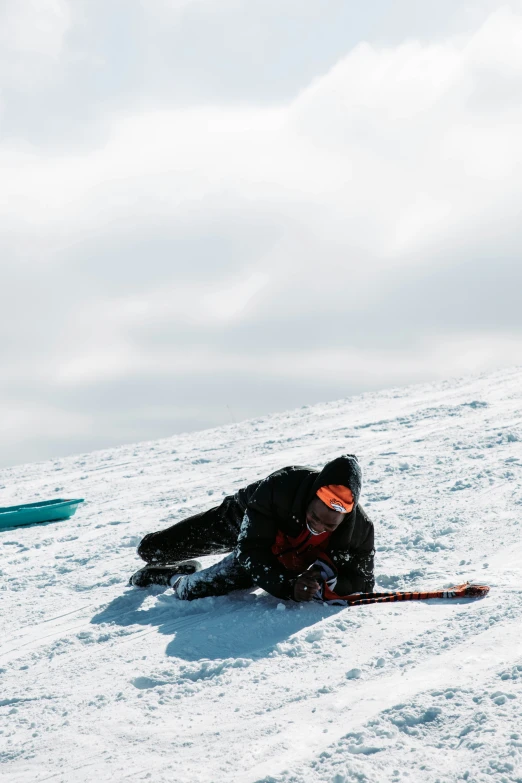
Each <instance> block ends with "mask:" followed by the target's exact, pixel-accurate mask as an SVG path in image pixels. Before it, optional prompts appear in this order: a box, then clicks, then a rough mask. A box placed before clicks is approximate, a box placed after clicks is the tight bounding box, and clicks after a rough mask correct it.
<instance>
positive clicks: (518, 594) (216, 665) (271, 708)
mask: <svg viewBox="0 0 522 783" xmlns="http://www.w3.org/2000/svg"><path fill="white" fill-rule="evenodd" d="M521 440H522V370H521V369H517V368H515V369H511V370H509V371H502V372H496V373H493V374H491V373H490V374H488V375H483V376H480V377H479V378H476V377H475V378H472V379H463V380H457V381H451V382H445V383H442V384H439V385H436V386H432V385H430V386H416V387H411V388H408V389H394V390H390V391H387V392H380V393H377V394H366V395H363V396H360V397H357V398H353V399H349V400H343V401H340V402H334V403H330V404H323V405H318V406H315V407H306V408H303V409H300V410H296V411H292V412H289V413H285V414H281V415H277V416H270V417H266V418H260V419H256V420H253V421H248V422H245V423H242V424H237V425H232V426H227V427H222V428H220V429H215V430H210V431H206V432H200V433H195V434H194V433H193V434H186V435H179V436H175V437H173V438H169V439H167V440H162V441H156V442H150V443H142V444H139V445H135V446H128V447H123V448H117V449H112V450H106V451H101V452H97V453H93V454H85V455H82V456H78V457H73V458H68V459H57V460H55V461H52V462H46V463H40V464H33V465H23V466H20V467H16V468H11V469H4V470H2V471H0V505H3V506H5V505H12V504H16V503H22V502H28V501H31V500H40V499H44V498H50V497H57V496H61V497H78V496H79V497H85V498H86V503H85V504H84V507H81V508H80V509H79V511H78V512H77V514H76V516H75V517H73V518H72V519H71V520H70V521H69V522H57V523H48V524H44V525H37V526H32V527H28V528H18V529H11V530H4V531H2V532H0V547H1V554H2V557H1V561H0V590H1V600H0V612H1V614H0V617H1V629H2V632H1V635H0V774H1V778H2V781H3V783H14V782H15V781H16V782H17V783H18V782H19V783H22V782H23V783H27V781H48V780H52V781H54V782H55V783H60V781H63V783H65V782H66V781H67V783H70V781H74V783H82V782H83V781H88V782H89V783H90V782H91V781H96V783H102V782H103V781H146V780H153V781H154V782H155V783H160V782H161V781H168V782H169V783H172V781H176V783H200V782H201V783H209V782H214V781H215V782H216V783H217V782H218V781H227V782H228V781H230V783H322V782H323V781H324V783H348V781H350V782H351V781H368V782H370V781H371V782H372V783H389V782H390V781H392V782H395V781H403V780H404V781H423V783H435V782H436V781H439V783H446V782H449V781H475V782H477V783H480V782H481V781H484V782H485V781H488V782H489V781H491V783H497V782H498V783H515V782H516V781H518V782H519V783H520V781H522V524H521V517H522V447H521ZM346 452H350V453H355V454H357V455H358V456H359V458H360V460H361V465H362V468H363V472H364V479H365V481H364V486H363V496H362V503H363V505H364V506H365V507H366V508H367V510H368V512H369V513H370V515H371V517H372V518H373V519H374V521H375V524H376V541H377V547H378V548H377V568H376V573H377V585H378V588H381V589H397V588H400V589H413V590H416V589H421V588H426V589H430V588H440V587H449V586H451V585H452V584H456V583H459V582H462V581H465V580H466V579H469V580H471V581H477V582H483V581H486V582H487V583H489V584H490V585H491V588H492V589H491V592H490V594H489V596H488V597H487V598H485V599H483V600H479V601H473V600H455V601H442V600H441V601H428V602H425V603H414V602H412V603H404V604H384V605H372V606H363V607H354V608H339V607H329V606H324V605H321V604H312V605H310V604H307V605H303V604H296V603H293V602H281V601H280V600H278V599H275V598H273V597H271V596H270V595H267V594H266V593H263V592H262V591H260V590H249V591H241V592H236V593H233V594H231V595H228V596H223V597H219V598H206V599H202V600H199V601H194V602H184V601H180V600H177V599H176V598H175V597H174V596H173V593H172V590H170V589H161V588H159V587H154V588H150V589H148V590H138V589H132V588H128V587H127V580H128V577H129V575H130V574H131V573H132V572H133V571H134V570H136V569H137V568H138V567H139V566H140V561H139V559H138V558H137V556H136V554H135V547H136V545H137V543H138V541H139V540H140V538H141V537H142V536H143V535H144V534H145V533H147V532H149V531H151V530H155V529H159V528H161V527H164V526H167V525H169V524H172V523H173V522H174V521H175V520H178V519H182V518H183V517H185V516H187V515H190V514H192V513H194V512H196V511H198V510H202V509H204V508H206V507H209V506H210V505H215V504H217V503H218V502H219V500H220V498H221V497H222V496H223V495H224V494H229V493H231V492H233V491H234V490H235V489H237V488H239V487H240V486H242V485H244V484H246V483H247V482H250V481H253V480H254V479H256V478H258V477H261V476H264V475H266V474H268V473H269V472H271V471H273V470H275V469H276V468H279V467H281V466H284V465H288V464H311V465H314V466H315V467H317V468H320V467H322V465H323V464H324V463H325V462H326V461H328V460H330V459H332V458H333V457H336V456H338V455H339V454H342V453H346ZM216 560H217V558H214V559H212V558H207V559H206V560H205V561H204V562H205V563H206V564H210V563H212V562H215V561H216Z"/></svg>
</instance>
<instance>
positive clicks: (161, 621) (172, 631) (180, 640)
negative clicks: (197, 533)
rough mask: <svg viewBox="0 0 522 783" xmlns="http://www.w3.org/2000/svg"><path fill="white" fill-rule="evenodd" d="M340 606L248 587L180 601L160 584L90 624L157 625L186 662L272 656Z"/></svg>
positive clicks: (134, 593) (132, 592) (171, 650)
mask: <svg viewBox="0 0 522 783" xmlns="http://www.w3.org/2000/svg"><path fill="white" fill-rule="evenodd" d="M147 599H148V600H147ZM144 604H145V605H144ZM278 607H279V608H278ZM282 608H284V609H282ZM339 611H341V609H340V608H339V607H331V606H326V605H324V604H307V605H304V604H297V603H294V602H284V603H283V602H282V601H279V600H278V599H277V598H273V597H272V596H270V595H266V594H261V595H259V594H257V593H255V592H252V591H246V590H238V591H235V592H234V593H232V594H229V595H226V596H219V597H215V598H200V599H198V600H196V601H179V600H178V599H177V598H175V597H174V596H173V595H172V593H170V594H167V593H166V592H165V591H164V590H162V589H161V588H158V587H153V588H150V589H148V590H136V589H135V588H130V589H129V590H127V591H126V592H125V593H123V595H120V596H118V597H117V598H115V599H114V600H113V601H111V602H110V603H109V604H108V605H107V606H106V607H105V608H104V609H103V610H102V611H100V612H98V614H96V615H94V617H93V618H92V619H91V623H92V624H95V625H99V624H103V623H108V624H110V625H117V626H121V627H125V626H131V625H142V626H147V627H156V628H157V629H158V631H159V633H162V634H165V635H166V636H172V639H171V640H170V641H169V643H168V644H167V648H166V654H167V655H169V656H173V657H177V658H182V659H184V660H186V661H197V660H200V659H202V658H205V659H211V660H216V659H222V658H251V659H258V658H264V657H267V656H269V655H270V653H272V652H274V650H276V649H277V645H279V644H282V643H284V642H285V641H287V640H288V639H289V637H290V636H292V634H295V633H297V632H298V631H301V630H303V629H304V628H308V627H310V626H312V625H315V624H316V623H319V622H320V621H321V620H323V619H325V618H327V617H332V616H333V615H335V614H336V613H337V612H339ZM289 654H291V652H289Z"/></svg>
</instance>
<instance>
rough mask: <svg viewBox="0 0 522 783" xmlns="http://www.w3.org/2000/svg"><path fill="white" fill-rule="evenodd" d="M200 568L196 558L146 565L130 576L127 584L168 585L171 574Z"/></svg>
mask: <svg viewBox="0 0 522 783" xmlns="http://www.w3.org/2000/svg"><path fill="white" fill-rule="evenodd" d="M201 568H202V565H201V563H200V562H199V561H198V560H184V561H182V562H181V563H172V565H147V566H145V568H140V570H139V571H136V573H135V574H133V575H132V576H131V578H130V579H129V585H130V586H131V587H148V586H149V585H165V586H166V587H168V586H170V580H171V578H172V577H173V576H176V575H179V576H185V575H186V574H195V573H196V571H201Z"/></svg>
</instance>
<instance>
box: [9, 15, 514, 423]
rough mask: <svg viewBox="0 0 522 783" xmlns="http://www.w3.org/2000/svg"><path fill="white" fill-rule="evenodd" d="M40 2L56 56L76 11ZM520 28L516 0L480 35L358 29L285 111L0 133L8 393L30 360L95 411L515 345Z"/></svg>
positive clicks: (300, 384) (435, 368) (396, 378)
mask: <svg viewBox="0 0 522 783" xmlns="http://www.w3.org/2000/svg"><path fill="white" fill-rule="evenodd" d="M24 8H25V9H26V10H27V8H28V6H24ZM45 8H47V9H48V13H49V14H51V15H52V13H55V16H56V18H59V19H60V20H61V21H60V22H59V23H58V22H57V24H56V29H55V33H53V35H54V38H53V37H52V36H51V35H50V34H49V38H48V41H47V43H45V44H42V47H43V49H41V50H40V51H39V54H40V55H42V53H44V52H43V50H45V52H46V53H47V54H46V56H48V57H50V58H52V57H55V56H59V52H60V47H61V46H62V42H63V38H64V35H65V33H66V29H67V26H66V21H67V14H66V13H65V12H64V13H62V14H61V16H60V13H61V11H60V9H62V10H63V8H64V6H62V5H60V4H58V3H55V4H49V5H48V6H45ZM49 9H50V10H49ZM53 9H54V10H53ZM60 25H61V26H60ZM32 29H36V28H32ZM60 31H61V32H60ZM31 35H32V34H29V33H27V37H26V38H25V39H24V38H23V37H22V38H21V39H20V40H21V41H22V43H20V44H19V46H22V45H23V46H27V47H30V45H31V44H30V41H31ZM23 41H25V43H23ZM521 43H522V9H520V6H519V5H518V4H514V3H512V4H511V5H508V6H506V7H504V8H502V9H500V10H498V11H496V12H495V13H493V14H492V15H490V16H489V17H488V19H487V20H486V21H485V23H484V24H482V25H481V26H480V27H479V28H477V29H474V30H471V31H470V32H468V34H467V35H462V34H460V35H458V36H455V37H453V38H449V39H447V40H444V41H439V42H435V43H429V42H419V41H417V42H415V41H409V42H406V43H402V44H399V45H396V46H392V45H387V46H376V45H370V44H367V43H366V44H361V45H359V46H357V47H356V48H354V49H353V50H352V51H351V52H350V53H349V54H347V55H346V56H345V57H343V58H342V59H341V60H340V61H339V62H338V63H337V64H336V65H335V66H334V67H333V68H332V69H331V70H330V71H329V72H328V73H327V74H325V75H323V76H321V77H319V78H317V79H315V80H314V81H313V82H312V83H311V84H310V85H309V87H307V88H306V89H305V90H303V91H302V92H301V93H300V94H299V95H297V96H296V97H295V98H294V99H293V100H288V101H286V103H284V104H282V103H281V102H279V103H278V105H274V106H271V107H270V106H259V105H254V104H253V103H252V104H244V103H242V104H238V105H226V106H225V105H218V103H215V104H213V105H201V106H198V107H193V106H192V107H187V108H183V107H181V106H179V105H177V106H175V107H166V106H164V107H163V108H158V107H154V108H151V107H150V106H149V107H147V106H146V107H145V108H144V107H143V106H142V105H140V106H136V107H134V108H133V109H129V108H125V109H118V110H116V109H114V110H112V111H110V112H109V113H108V115H107V119H106V125H105V127H106V133H105V134H104V135H103V136H102V137H100V139H99V141H98V142H97V144H96V145H95V146H92V145H91V146H90V147H88V148H86V149H83V150H76V151H75V152H74V153H73V152H71V151H70V149H66V150H64V151H54V152H49V150H47V149H45V148H41V147H36V146H30V145H28V144H27V143H26V142H20V141H19V140H14V139H11V140H10V141H4V142H3V143H2V144H0V167H1V168H2V172H3V178H2V183H1V186H0V229H1V236H2V243H3V250H2V252H3V256H4V258H5V265H4V270H5V275H6V277H5V281H6V282H5V284H4V286H3V287H2V288H0V305H1V306H2V312H3V318H5V322H6V324H8V325H9V329H10V330H11V333H12V334H13V336H14V343H15V344H17V353H18V356H17V357H16V358H15V357H13V356H6V355H5V353H6V347H5V344H4V347H3V348H0V351H4V365H3V366H4V370H5V373H4V378H6V379H7V380H8V382H9V387H8V390H7V392H6V397H5V399H6V400H7V399H14V398H15V397H17V396H18V395H19V393H20V385H22V386H23V385H24V383H28V382H29V377H30V376H33V377H34V378H35V379H36V381H37V382H36V385H38V380H40V382H41V384H40V388H42V389H45V390H46V392H45V393H46V394H47V396H48V397H49V398H53V395H54V396H55V398H56V399H57V400H60V401H61V403H57V404H65V403H64V402H63V399H64V398H63V396H62V395H63V394H71V395H72V394H73V393H74V394H75V393H77V392H78V393H80V392H81V394H83V395H84V397H82V398H81V400H80V398H78V402H77V403H74V401H73V402H68V403H67V404H71V405H74V404H78V405H86V406H87V407H88V406H89V405H91V412H90V414H89V415H90V416H92V419H93V421H94V420H96V416H97V413H96V406H97V405H101V403H99V402H98V401H97V402H90V403H89V402H85V400H86V399H87V398H88V396H89V393H90V392H92V399H93V400H98V397H97V394H96V389H98V388H99V389H104V390H105V391H103V393H102V392H100V394H105V393H107V394H108V395H109V396H111V397H112V395H113V394H114V395H116V384H120V389H121V391H122V398H124V397H125V393H124V391H123V390H124V389H125V385H126V383H129V379H130V378H132V379H134V380H133V382H135V380H136V378H138V377H142V378H144V377H146V376H147V375H148V376H150V377H151V378H158V379H160V380H161V382H166V381H167V380H170V381H171V382H172V383H173V385H174V387H176V388H177V387H179V388H181V387H183V384H188V383H189V381H188V380H187V379H190V378H196V377H199V378H202V377H203V376H205V380H204V381H203V382H204V383H205V384H209V383H212V380H211V379H212V373H213V374H214V377H217V376H218V375H219V374H220V373H228V374H229V376H230V378H231V382H230V389H228V390H226V391H222V392H219V391H216V392H215V394H216V395H218V394H219V393H222V394H223V395H225V396H226V395H231V396H232V397H233V395H234V394H236V393H237V394H238V395H239V394H241V395H243V401H242V402H244V397H245V391H244V389H243V390H240V386H241V384H240V382H239V380H238V379H239V378H240V377H246V376H247V375H248V377H249V378H251V379H254V378H255V379H256V384H257V388H259V395H260V396H262V393H263V388H264V389H265V396H270V395H271V394H273V395H274V400H275V399H276V396H277V395H276V394H275V392H272V391H269V387H268V386H266V385H265V386H262V384H269V385H270V384H272V385H270V390H272V389H275V387H276V386H277V384H278V379H279V381H280V383H281V384H284V387H285V389H286V393H287V396H286V397H284V401H283V402H282V403H281V404H283V405H287V404H289V401H290V403H291V402H292V401H294V404H296V405H297V404H300V402H301V399H302V397H303V396H304V397H306V399H305V400H304V401H306V402H310V401H313V399H310V398H311V397H313V396H314V395H317V394H331V395H334V396H342V394H343V393H350V392H351V391H354V390H359V389H360V388H362V387H364V384H365V382H366V384H367V385H386V383H399V382H407V381H409V380H419V379H421V378H428V377H440V376H441V374H444V373H448V372H454V371H456V372H460V369H459V368H462V370H464V369H480V368H481V367H482V366H484V367H486V366H488V367H489V366H491V363H492V362H493V361H495V359H496V360H498V361H502V362H507V363H509V362H512V361H516V357H517V356H519V355H520V354H519V348H520V335H521V333H522V321H521V320H520V312H519V309H517V308H516V307H512V305H511V299H510V296H511V295H512V292H513V291H514V290H516V287H517V286H518V285H519V283H520V280H519V276H517V275H518V272H517V271H516V268H513V270H511V271H510V264H511V263H515V264H518V259H519V258H520V253H521V252H522V239H521V237H520V231H519V221H520V217H519V216H520V211H521V208H522V184H521V183H522V179H521V176H520V174H521V165H522V153H521V152H520V143H519V138H520V136H521V135H522V108H521V106H520V101H519V97H518V96H519V95H520V92H521V88H522V55H521V52H522V46H521ZM489 257H491V258H494V259H495V263H497V266H498V269H499V270H502V273H501V274H502V278H501V280H500V281H499V283H498V285H497V283H496V282H495V281H493V282H492V280H491V278H490V276H489V271H488V263H489V261H488V259H489ZM512 259H515V261H514V262H512ZM22 268H23V270H24V273H25V274H24V275H21V274H20V269H22ZM470 270H471V271H470ZM473 270H474V272H473ZM470 274H471V275H473V274H474V279H473V280H472V282H473V285H472V286H471V287H470V286H469V285H467V283H466V280H469V279H470V278H469V276H470ZM27 280H32V281H34V282H33V284H32V286H31V284H30V285H29V290H28V286H27V282H26V281H27ZM481 281H483V283H482V284H481ZM461 293H462V299H461V302H459V297H460V296H461ZM491 295H494V297H495V307H494V308H492V307H488V306H487V301H488V296H491ZM416 299H417V300H418V301H415V300H416ZM412 300H413V303H412ZM21 301H23V302H25V303H26V305H27V307H26V308H22V309H21V308H20V302H21ZM446 301H451V309H450V310H449V311H448V310H445V309H444V303H445V302H446ZM485 303H486V304H485ZM474 309H475V310H478V311H479V315H480V316H482V321H481V319H480V318H475V314H474ZM457 312H460V313H461V320H460V322H459V321H458V319H457V318H456V313H457ZM497 312H502V319H499V317H498V316H497V315H496V314H497ZM27 322H28V323H29V326H28V324H27ZM485 332H487V334H485ZM20 355H25V356H26V357H28V356H30V357H31V362H32V363H31V366H30V368H29V367H27V368H25V369H24V368H23V367H21V365H20V359H19V356H20ZM339 368H342V370H341V371H339ZM140 374H141V376H140ZM318 376H320V377H319V380H318ZM24 379H25V381H24ZM234 379H235V380H234ZM260 379H262V380H260ZM97 384H99V386H97ZM111 384H112V386H111ZM260 384H261V385H260ZM109 387H110V390H109ZM24 388H25V390H26V391H25V393H27V386H25V387H24ZM183 388H184V387H183ZM235 389H238V391H237V392H236V391H235ZM307 389H308V391H307ZM89 390H90V392H89ZM107 390H109V391H107ZM42 393H43V392H42ZM155 393H157V394H159V392H158V391H157V390H156V391H155V390H154V389H152V390H151V389H149V388H148V389H147V390H144V391H143V400H142V402H141V405H142V406H143V409H144V410H145V408H147V409H149V408H150V406H151V405H154V400H155V397H154V394H155ZM173 393H174V394H175V393H176V392H173ZM180 393H181V392H180ZM183 393H185V392H183ZM249 393H252V392H251V391H249ZM209 395H210V390H209ZM292 395H293V396H292ZM307 395H308V396H307ZM70 399H71V400H73V399H76V398H70ZM281 399H282V400H283V398H281ZM316 399H317V398H316ZM216 400H217V396H216V399H214V400H213V402H212V405H211V404H210V396H209V399H208V400H207V403H206V404H207V406H208V410H211V409H212V411H214V413H212V415H215V410H216V405H217V407H218V408H219V404H218V403H217V402H216ZM157 402H158V406H159V408H161V409H162V410H166V407H165V406H163V405H162V404H161V403H160V401H159V400H158V401H157ZM42 404H44V405H47V402H45V403H42ZM107 404H109V403H107ZM176 404H177V403H176V402H175V400H174V401H173V406H174V407H176ZM183 404H184V405H187V404H188V403H187V402H186V401H185V402H184V403H183ZM260 404H261V403H260V402H259V400H257V399H256V400H254V401H253V402H252V408H251V409H249V408H248V405H247V404H246V403H245V410H246V411H247V413H248V412H250V413H252V414H253V413H255V412H257V410H258V409H259V405H260ZM17 405H18V403H17ZM128 405H129V413H128V416H129V421H130V420H131V418H132V417H133V416H135V415H136V405H138V403H132V405H131V403H130V402H129V403H128ZM256 406H258V407H256ZM274 406H275V407H277V403H276V402H274ZM167 407H168V406H167ZM189 407H190V410H191V411H193V410H194V404H193V403H192V402H191V405H190V406H189ZM196 407H197V406H196ZM123 408H125V403H123ZM178 408H179V410H182V408H183V405H182V403H181V402H179V406H178ZM16 409H17V410H18V409H19V408H18V407H17V408H16ZM186 409H187V411H188V409H189V408H188V407H187V408H186ZM72 415H74V414H72ZM100 415H101V414H100ZM121 415H123V412H122V414H121ZM176 415H178V414H176ZM191 415H192V414H191ZM13 416H14V414H13ZM179 416H180V417H181V418H182V413H180V414H179ZM13 421H14V419H13ZM16 421H18V419H17V420H16ZM176 421H177V419H176ZM93 426H94V425H93ZM176 426H177V425H176ZM103 427H104V431H106V427H107V420H106V419H105V418H103ZM121 427H122V425H121V423H120V424H118V433H121ZM165 427H166V434H167V432H168V427H169V419H168V416H167V420H166V422H165ZM133 432H134V430H133ZM118 437H119V435H118Z"/></svg>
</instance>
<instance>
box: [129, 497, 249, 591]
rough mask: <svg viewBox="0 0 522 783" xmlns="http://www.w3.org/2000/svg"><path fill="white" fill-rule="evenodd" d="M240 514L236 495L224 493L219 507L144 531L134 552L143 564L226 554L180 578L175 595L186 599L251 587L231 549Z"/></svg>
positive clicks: (233, 544)
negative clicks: (161, 528)
mask: <svg viewBox="0 0 522 783" xmlns="http://www.w3.org/2000/svg"><path fill="white" fill-rule="evenodd" d="M244 513H245V511H244V509H243V507H242V506H241V505H240V503H238V501H237V500H236V498H235V497H234V496H233V495H231V496H228V497H226V498H225V499H224V500H223V502H222V503H221V505H220V506H216V507H215V508H211V509H209V510H208V511H204V512H202V513H201V514H195V515H194V516H193V517H188V519H183V520H182V521H181V522H177V523H176V524H174V525H172V526H171V527H168V528H166V529H165V530H159V531H158V532H156V533H148V534H147V535H146V536H145V537H144V538H143V539H142V541H141V542H140V544H139V546H138V555H139V556H140V557H141V558H142V559H143V560H145V561H146V562H147V563H177V562H179V561H180V560H191V559H193V558H197V557H202V556H204V555H221V554H226V553H230V554H228V556H227V557H225V558H223V560H220V561H219V563H216V564H215V565H213V566H210V568H205V569H203V570H202V571H197V572H196V573H195V574H190V575H189V576H186V577H184V579H183V580H182V582H181V584H180V585H179V587H178V590H177V594H178V597H179V598H183V599H185V600H187V601H191V600H193V599H194V598H206V597H207V596H210V595H225V594H226V593H229V592H231V591H232V590H242V589H244V588H247V587H252V585H253V581H252V577H251V576H250V574H249V573H248V571H247V570H246V569H245V568H243V566H241V565H239V563H238V562H237V559H236V555H235V552H234V551H233V550H234V549H235V547H236V544H237V537H238V535H239V531H240V529H241V522H242V520H243V516H244Z"/></svg>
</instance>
